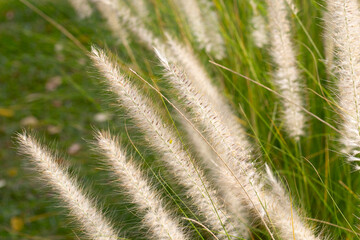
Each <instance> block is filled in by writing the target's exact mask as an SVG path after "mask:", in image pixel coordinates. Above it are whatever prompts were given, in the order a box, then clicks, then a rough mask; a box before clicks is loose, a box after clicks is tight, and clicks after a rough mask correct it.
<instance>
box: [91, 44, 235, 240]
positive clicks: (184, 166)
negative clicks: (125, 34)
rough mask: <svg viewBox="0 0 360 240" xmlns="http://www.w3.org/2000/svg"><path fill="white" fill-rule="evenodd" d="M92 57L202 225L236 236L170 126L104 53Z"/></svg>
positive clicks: (220, 235)
mask: <svg viewBox="0 0 360 240" xmlns="http://www.w3.org/2000/svg"><path fill="white" fill-rule="evenodd" d="M91 58H92V59H93V62H94V64H95V66H96V67H97V68H98V69H99V71H100V72H101V73H102V74H103V75H104V77H105V82H106V83H107V84H108V86H109V88H110V90H111V91H112V92H114V93H115V94H116V95H117V98H118V101H119V102H120V103H121V105H122V106H124V107H125V108H126V110H127V112H128V114H129V116H130V117H132V118H133V119H134V120H135V122H136V124H137V126H138V127H139V128H140V129H141V130H142V131H143V132H144V133H145V135H146V139H148V142H149V144H151V146H152V147H153V148H154V149H155V150H156V151H157V152H159V153H160V155H162V160H163V161H164V162H165V163H166V164H167V167H168V169H169V171H170V172H171V173H172V174H173V176H174V177H175V178H176V179H177V181H178V182H179V183H180V184H181V185H182V186H184V187H185V189H186V194H187V195H188V196H189V197H191V200H192V203H193V205H195V206H196V207H197V209H198V211H199V213H200V214H201V215H203V216H204V219H205V223H204V224H205V225H206V226H207V227H208V228H209V229H210V230H212V231H213V232H214V233H215V234H216V235H217V237H218V238H219V239H227V235H234V236H236V235H238V233H237V229H236V228H235V227H234V225H233V224H232V222H231V218H230V216H229V215H228V213H227V212H226V210H225V209H224V207H223V206H222V204H221V202H220V200H219V199H218V197H217V195H216V192H215V190H213V189H212V187H211V186H210V184H209V183H208V182H207V180H206V179H205V177H204V173H203V172H202V170H201V169H200V168H199V167H198V166H196V164H195V162H194V159H192V157H191V156H190V155H189V153H188V152H187V151H186V150H185V149H184V148H183V145H182V143H181V141H179V139H178V136H177V134H176V133H175V132H174V130H173V128H172V127H171V125H168V124H166V123H165V122H164V121H163V119H162V117H161V115H160V114H159V113H158V112H157V111H156V109H155V107H154V106H153V104H152V102H151V101H150V99H148V98H147V97H146V96H144V95H143V94H142V93H140V91H139V90H138V89H137V88H136V87H135V86H134V85H133V84H132V83H131V81H130V80H129V79H128V78H127V77H125V76H124V75H122V74H121V73H120V72H119V69H118V68H117V67H116V65H115V64H114V63H113V62H112V61H111V60H110V59H109V58H108V57H107V56H106V54H105V53H104V52H103V51H101V50H97V49H95V48H93V50H92V55H91ZM225 231H226V232H225Z"/></svg>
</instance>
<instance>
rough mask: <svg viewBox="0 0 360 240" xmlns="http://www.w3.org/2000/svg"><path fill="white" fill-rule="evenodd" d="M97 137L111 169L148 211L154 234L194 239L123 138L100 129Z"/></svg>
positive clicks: (147, 221)
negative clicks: (121, 142)
mask: <svg viewBox="0 0 360 240" xmlns="http://www.w3.org/2000/svg"><path fill="white" fill-rule="evenodd" d="M96 139H97V146H98V147H99V150H100V151H101V152H102V154H103V155H104V156H105V157H106V160H105V163H106V164H107V165H109V171H110V172H112V173H113V175H114V176H115V177H116V179H117V180H118V182H119V184H120V186H121V187H122V189H124V190H125V191H126V193H127V195H129V197H130V198H131V199H132V201H133V202H134V203H135V204H136V205H137V207H138V209H139V210H141V211H143V212H144V213H145V215H144V224H145V225H146V226H147V227H148V228H149V229H150V230H151V235H152V236H153V237H152V238H153V239H159V240H169V239H170V240H187V239H190V238H189V237H188V236H187V235H186V234H185V233H184V231H183V229H182V227H181V225H180V222H179V221H178V220H177V219H175V218H174V217H173V216H171V214H170V213H169V212H168V211H167V210H166V209H165V207H164V206H163V205H164V204H163V201H162V199H161V198H160V196H159V194H158V193H157V192H156V191H155V190H154V187H152V186H151V184H150V182H149V181H148V180H147V179H146V177H145V176H144V174H143V173H142V172H141V171H140V169H139V168H138V167H137V166H136V165H135V164H134V163H133V161H132V159H131V158H130V159H128V156H127V154H126V152H125V151H124V150H123V149H122V147H121V146H120V145H119V143H118V141H119V140H118V139H117V138H116V137H112V136H111V135H110V133H109V132H104V131H98V132H97V133H96Z"/></svg>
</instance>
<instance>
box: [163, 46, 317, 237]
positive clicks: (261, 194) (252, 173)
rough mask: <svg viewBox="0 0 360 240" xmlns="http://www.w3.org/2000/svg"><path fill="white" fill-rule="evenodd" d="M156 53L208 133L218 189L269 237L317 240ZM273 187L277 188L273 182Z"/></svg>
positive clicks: (177, 70) (193, 90) (173, 68)
mask: <svg viewBox="0 0 360 240" xmlns="http://www.w3.org/2000/svg"><path fill="white" fill-rule="evenodd" d="M156 53H157V55H158V57H159V59H160V62H161V63H162V65H163V67H164V69H165V73H166V78H167V80H168V81H169V82H170V83H171V84H172V86H173V87H174V88H175V89H176V90H177V92H178V93H179V94H180V96H181V97H182V98H183V99H184V100H185V103H186V107H187V108H190V109H191V110H190V112H191V113H192V114H193V115H194V116H195V117H196V119H197V121H198V122H199V123H201V124H202V127H203V128H204V129H206V130H205V132H204V134H205V135H206V137H207V139H208V141H209V143H210V144H211V146H212V149H213V151H214V153H216V155H217V156H218V166H219V167H218V171H219V172H220V173H221V174H222V177H221V178H217V179H216V180H217V181H219V183H218V184H219V186H231V188H232V191H233V194H232V196H233V197H235V198H236V199H238V201H239V202H242V203H243V205H244V206H246V207H247V208H248V209H249V211H251V212H253V213H254V214H256V216H257V217H259V218H260V219H261V220H262V221H263V223H264V224H265V226H266V227H267V229H268V231H269V233H271V231H270V227H273V228H274V229H275V232H276V233H277V234H279V235H280V237H281V238H282V239H291V238H290V236H293V238H295V239H301V240H305V239H318V238H317V237H315V235H314V233H313V232H312V229H311V228H310V227H308V225H307V223H306V222H305V221H304V219H303V218H301V217H300V215H299V214H298V213H297V211H296V209H295V208H293V206H292V204H291V202H290V201H288V200H287V197H286V195H285V193H284V192H280V193H279V192H278V193H276V192H274V191H268V190H267V189H266V188H265V186H266V185H269V183H268V181H267V180H266V179H264V178H263V177H262V174H261V173H259V171H258V170H257V169H256V168H255V166H254V164H253V162H252V161H251V159H249V156H248V154H247V153H246V152H245V153H246V154H244V151H243V148H242V146H241V142H238V141H237V139H236V138H235V137H234V136H233V133H232V132H231V130H230V128H228V127H227V125H226V124H225V123H224V122H223V121H222V118H221V117H220V116H219V114H218V113H217V111H216V108H214V107H213V106H212V104H211V102H210V101H209V100H208V99H207V98H206V97H205V96H204V95H202V94H199V92H198V91H197V89H196V88H194V87H193V85H192V82H191V81H190V80H189V79H188V78H187V76H186V74H185V73H184V72H183V70H182V69H180V68H178V67H177V66H176V65H174V64H171V63H169V62H168V61H167V59H166V57H165V56H164V55H163V54H162V53H160V52H159V51H156ZM270 185H274V184H272V183H271V182H270ZM291 213H292V215H291ZM285 214H287V215H286V216H285ZM289 219H290V220H293V221H294V222H292V221H289ZM294 226H295V227H296V228H295V227H294Z"/></svg>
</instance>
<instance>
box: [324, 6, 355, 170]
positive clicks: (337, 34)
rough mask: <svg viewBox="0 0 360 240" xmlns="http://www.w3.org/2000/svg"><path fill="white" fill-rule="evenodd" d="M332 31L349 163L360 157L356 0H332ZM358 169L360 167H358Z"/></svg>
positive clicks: (344, 141)
mask: <svg viewBox="0 0 360 240" xmlns="http://www.w3.org/2000/svg"><path fill="white" fill-rule="evenodd" d="M327 4H328V9H329V10H330V12H329V15H330V17H329V18H330V20H331V21H329V23H328V29H329V31H332V32H333V38H334V41H335V48H336V49H337V50H336V56H337V64H336V65H337V72H336V74H337V78H338V83H337V85H338V87H337V89H338V98H339V100H338V101H339V107H340V109H339V110H340V114H341V118H342V123H341V124H342V131H341V139H340V141H341V143H342V144H343V153H345V154H346V155H347V156H348V157H347V159H348V161H350V162H359V161H360V158H359V156H358V154H359V153H360V152H359V150H360V148H359V146H360V132H359V129H360V39H359V35H360V11H359V3H358V1H355V0H329V1H327ZM356 169H358V170H360V167H359V166H356Z"/></svg>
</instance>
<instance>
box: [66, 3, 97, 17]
mask: <svg viewBox="0 0 360 240" xmlns="http://www.w3.org/2000/svg"><path fill="white" fill-rule="evenodd" d="M69 3H70V4H71V5H72V6H73V8H74V9H75V11H76V12H77V14H78V15H79V17H80V18H87V17H89V16H90V15H91V14H92V9H91V6H90V4H89V2H88V0H69Z"/></svg>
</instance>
